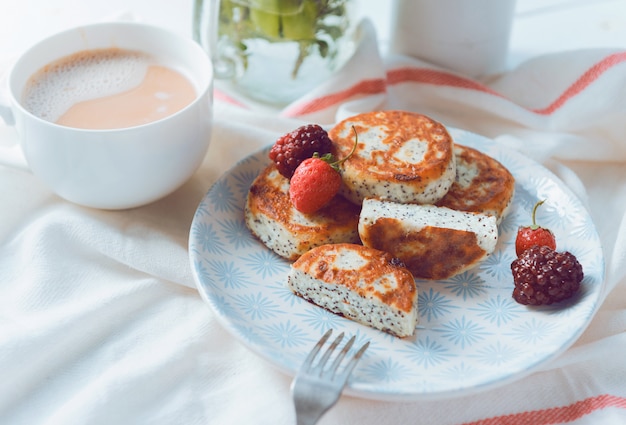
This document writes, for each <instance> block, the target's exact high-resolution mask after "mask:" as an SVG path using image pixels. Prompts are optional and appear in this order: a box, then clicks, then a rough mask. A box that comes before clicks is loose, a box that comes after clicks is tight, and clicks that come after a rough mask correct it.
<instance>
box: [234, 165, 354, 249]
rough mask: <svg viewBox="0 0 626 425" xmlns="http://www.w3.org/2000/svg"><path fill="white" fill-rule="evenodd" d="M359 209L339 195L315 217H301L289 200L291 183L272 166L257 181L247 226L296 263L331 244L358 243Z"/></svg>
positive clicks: (247, 208) (252, 189)
mask: <svg viewBox="0 0 626 425" xmlns="http://www.w3.org/2000/svg"><path fill="white" fill-rule="evenodd" d="M359 211H360V207H359V206H356V205H354V204H353V203H351V202H349V201H348V200H346V199H345V198H343V197H342V196H340V195H337V196H336V197H335V198H333V199H332V200H331V201H330V203H329V204H328V205H326V206H325V207H324V208H322V209H320V210H319V211H317V212H315V213H313V214H306V215H305V214H302V213H301V212H299V211H298V210H296V209H295V208H294V206H293V205H292V204H291V201H290V200H289V180H288V179H286V178H285V177H283V176H282V175H281V174H280V173H279V172H278V170H277V169H276V166H275V165H274V164H273V163H272V164H271V165H269V166H268V167H267V168H265V169H264V170H263V171H262V172H261V173H260V174H259V176H258V177H257V178H256V179H255V180H254V182H253V183H252V185H251V186H250V190H249V191H248V197H247V200H246V205H245V211H244V216H245V222H246V225H247V226H248V228H249V229H250V231H251V232H252V233H253V234H254V235H255V236H256V237H257V238H259V240H261V242H263V243H264V244H265V245H266V246H267V247H268V248H270V249H271V250H272V251H274V252H275V253H276V254H278V255H280V256H281V257H284V258H286V259H287V260H290V261H293V260H295V259H297V258H298V257H299V256H300V255H302V254H304V253H305V252H307V251H308V250H309V249H311V248H313V247H316V246H319V245H324V244H328V243H337V242H358V241H359V235H358V229H357V226H358V221H359Z"/></svg>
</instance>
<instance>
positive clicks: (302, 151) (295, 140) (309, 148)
mask: <svg viewBox="0 0 626 425" xmlns="http://www.w3.org/2000/svg"><path fill="white" fill-rule="evenodd" d="M332 144H333V142H332V141H331V140H330V138H329V137H328V133H327V132H326V130H324V129H323V128H322V127H320V126H319V125H317V124H307V125H303V126H302V127H299V128H297V129H295V130H293V131H291V132H289V133H287V134H285V135H283V136H281V137H279V138H278V140H276V142H275V143H274V146H272V149H271V150H270V154H269V157H270V159H271V160H272V161H274V163H275V164H276V167H277V168H278V172H279V173H280V174H282V175H283V176H285V177H287V178H288V179H290V178H291V176H293V173H294V171H296V168H297V167H298V165H300V163H301V162H302V161H304V160H305V159H307V158H311V157H312V156H313V154H314V153H316V152H317V153H318V154H319V156H322V155H325V154H327V153H330V150H331V148H332Z"/></svg>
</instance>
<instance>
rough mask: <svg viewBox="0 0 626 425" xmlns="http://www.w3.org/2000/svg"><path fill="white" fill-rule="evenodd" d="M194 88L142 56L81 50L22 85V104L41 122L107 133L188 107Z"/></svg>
mask: <svg viewBox="0 0 626 425" xmlns="http://www.w3.org/2000/svg"><path fill="white" fill-rule="evenodd" d="M195 97H196V93H195V89H194V88H193V85H192V84H191V83H190V82H189V81H188V80H187V79H186V78H185V77H184V76H182V75H181V74H180V73H178V72H177V71H174V70H172V69H169V68H167V67H164V66H160V65H157V64H155V63H154V60H153V59H152V57H151V56H150V55H148V54H145V53H143V52H137V51H130V50H124V49H118V48H108V49H96V50H85V51H81V52H78V53H75V54H73V55H70V56H67V57H64V58H62V59H60V60H58V61H56V62H53V63H51V64H48V65H46V66H45V67H43V68H42V69H41V70H39V71H38V72H37V73H36V74H35V75H33V76H32V77H31V78H30V80H29V83H28V84H27V86H26V88H25V90H24V94H23V98H22V104H23V106H24V107H25V108H26V109H27V110H28V111H30V112H31V113H32V114H33V115H35V116H37V117H39V118H41V119H44V120H46V121H50V122H55V123H58V124H61V125H66V126H70V127H77V128H91V129H111V128H125V127H132V126H135V125H141V124H145V123H148V122H151V121H156V120H158V119H161V118H164V117H166V116H168V115H171V114H173V113H175V112H177V111H178V110H180V109H182V108H184V107H185V106H186V105H188V104H189V103H191V102H192V101H193V100H194V99H195Z"/></svg>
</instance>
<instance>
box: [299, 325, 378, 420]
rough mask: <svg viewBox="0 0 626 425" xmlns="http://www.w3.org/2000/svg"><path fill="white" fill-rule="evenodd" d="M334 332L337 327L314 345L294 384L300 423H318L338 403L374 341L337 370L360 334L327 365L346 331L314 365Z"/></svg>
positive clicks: (351, 339)
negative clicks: (356, 367)
mask: <svg viewBox="0 0 626 425" xmlns="http://www.w3.org/2000/svg"><path fill="white" fill-rule="evenodd" d="M332 332H333V330H332V329H329V330H328V331H327V332H326V333H325V334H324V335H323V336H322V338H321V339H320V340H319V342H318V343H317V344H316V345H315V347H313V350H311V352H310V353H309V355H308V356H307V358H306V359H305V360H304V363H303V364H302V367H301V368H300V370H299V371H298V374H297V375H296V377H295V378H294V380H293V382H292V383H291V395H292V398H293V403H294V406H295V408H296V419H297V425H313V424H316V423H317V421H318V420H319V419H320V418H321V417H322V415H323V414H324V413H326V412H327V411H328V409H330V408H331V407H333V406H334V405H335V403H337V400H339V396H340V395H341V392H342V391H343V388H344V387H345V385H346V382H347V381H348V377H349V376H350V373H352V370H353V369H354V367H355V366H356V363H357V361H358V360H359V359H360V358H361V356H362V355H363V353H364V352H365V350H367V347H368V346H369V344H370V343H369V341H368V342H366V343H365V344H363V346H362V347H361V348H360V349H359V351H357V353H356V354H355V355H354V356H352V358H351V359H350V360H349V361H348V363H347V364H346V365H345V367H344V368H343V369H342V370H341V371H339V373H337V369H339V365H340V364H341V361H342V360H343V359H344V357H345V356H346V354H347V353H348V351H349V350H350V348H352V345H353V344H354V340H355V338H356V337H355V336H353V337H352V338H350V339H349V340H348V342H347V343H346V345H345V346H344V347H343V349H342V350H341V351H340V352H339V353H338V354H337V357H335V360H334V361H333V363H332V365H331V366H330V367H329V368H325V366H326V363H327V362H328V359H329V358H330V356H331V354H332V353H333V351H334V350H335V348H337V346H338V345H339V343H340V342H341V340H342V339H343V332H342V333H341V334H340V335H339V336H338V337H337V338H335V340H334V341H333V342H332V343H331V344H330V346H329V347H328V349H327V350H326V352H325V353H324V354H323V355H322V358H321V359H320V361H319V362H318V363H317V364H313V361H314V360H315V357H316V356H317V354H318V353H319V351H320V349H321V348H322V346H323V345H324V343H326V340H328V338H330V335H331V334H332Z"/></svg>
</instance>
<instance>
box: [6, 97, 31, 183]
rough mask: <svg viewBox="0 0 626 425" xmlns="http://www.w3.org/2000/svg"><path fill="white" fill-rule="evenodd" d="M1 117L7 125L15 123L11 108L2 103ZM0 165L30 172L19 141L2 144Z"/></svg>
mask: <svg viewBox="0 0 626 425" xmlns="http://www.w3.org/2000/svg"><path fill="white" fill-rule="evenodd" d="M0 117H2V120H3V121H4V123H5V124H6V125H7V126H14V125H15V117H14V116H13V112H12V111H11V108H9V107H8V106H6V105H3V104H1V103H0ZM0 165H4V166H7V167H12V168H19V169H21V170H24V171H28V172H30V168H29V167H28V162H27V161H26V158H25V157H24V152H23V151H22V148H21V147H20V144H19V143H18V142H16V143H14V144H11V145H9V146H2V145H1V144H0Z"/></svg>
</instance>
